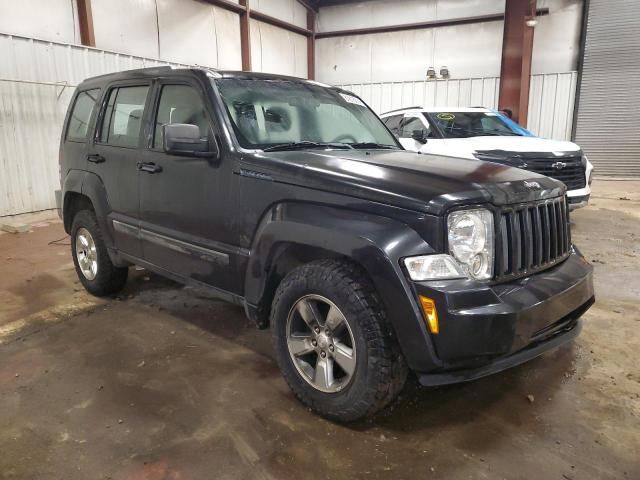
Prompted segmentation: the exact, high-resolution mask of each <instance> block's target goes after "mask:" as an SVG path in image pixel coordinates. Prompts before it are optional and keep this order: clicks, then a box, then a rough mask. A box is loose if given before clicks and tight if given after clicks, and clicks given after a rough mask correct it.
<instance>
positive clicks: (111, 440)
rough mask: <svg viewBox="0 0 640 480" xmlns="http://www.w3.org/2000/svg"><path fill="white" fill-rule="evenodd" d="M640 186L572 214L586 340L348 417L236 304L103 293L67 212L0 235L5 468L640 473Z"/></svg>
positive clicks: (0, 423) (156, 285) (157, 291)
mask: <svg viewBox="0 0 640 480" xmlns="http://www.w3.org/2000/svg"><path fill="white" fill-rule="evenodd" d="M639 192H640V182H611V181H597V182H596V183H595V193H594V196H593V197H592V203H591V205H590V206H589V207H588V208H585V209H582V210H580V211H577V212H575V213H574V215H573V220H574V225H573V238H574V241H575V242H576V244H577V245H578V246H579V247H580V248H581V249H582V250H583V251H584V253H585V255H586V256H587V258H588V259H589V260H590V261H592V262H593V263H594V266H595V270H596V272H595V274H596V277H595V279H596V289H597V296H598V300H597V303H596V305H595V306H594V308H593V309H592V310H591V311H590V312H588V314H587V315H586V318H585V320H586V321H585V328H584V330H583V333H582V335H581V336H580V337H579V339H578V340H577V341H576V342H575V343H574V344H571V345H568V346H565V347H563V348H561V349H559V350H557V351H555V352H551V353H549V354H546V355H544V356H543V357H541V358H539V359H536V360H534V361H532V362H530V363H528V364H526V365H523V366H521V367H518V368H516V369H513V370H510V371H507V372H504V373H502V374H498V375H495V376H493V377H490V378H486V379H483V380H479V381H476V382H472V383H469V384H465V385H457V386H451V387H446V388H438V389H426V388H419V387H417V386H415V385H413V384H412V385H410V386H409V387H408V389H407V390H406V391H405V392H404V393H403V395H402V397H401V399H400V401H399V402H398V403H396V404H395V405H394V406H393V407H392V408H390V409H388V410H387V411H385V412H384V413H382V414H381V415H379V416H378V417H376V418H374V419H372V420H368V421H364V422H361V423H358V424H355V425H352V426H348V427H347V426H341V425H336V424H332V423H330V422H327V421H325V420H323V419H321V418H319V417H317V416H315V415H314V414H312V413H310V412H309V411H307V410H306V409H305V408H303V407H302V406H301V405H300V404H299V403H298V402H297V401H296V400H295V399H294V398H293V396H292V395H291V394H290V393H289V390H288V389H287V387H286V385H285V383H284V381H283V380H282V379H281V378H280V374H279V372H278V369H277V367H276V365H275V363H274V361H273V359H272V354H271V345H270V336H269V334H268V333H267V332H260V331H257V330H256V329H255V328H254V326H253V325H252V324H251V323H249V322H248V321H247V320H246V319H245V318H244V316H243V314H242V312H241V310H240V309H239V308H237V307H233V306H229V305H226V304H224V303H221V302H218V301H215V300H212V299H210V298H208V297H207V295H206V294H204V293H203V292H199V291H196V290H194V289H190V288H182V287H181V286H179V285H176V284H174V283H172V282H169V281H167V280H163V279H161V278H158V277H155V276H153V275H148V274H147V273H146V272H145V271H142V270H136V269H133V268H132V272H131V273H132V275H131V277H132V278H131V279H130V281H129V283H128V286H127V289H126V291H125V292H124V293H123V294H122V295H120V296H118V297H117V298H114V299H109V300H99V299H95V298H93V297H91V296H89V295H88V294H86V293H85V292H84V290H82V289H81V288H80V285H79V283H78V282H77V280H76V277H75V272H74V271H73V266H72V263H71V259H70V255H69V247H68V245H65V244H66V243H68V240H67V239H64V238H63V237H64V232H63V230H62V226H61V225H60V223H59V222H55V221H54V222H52V223H46V222H45V223H42V222H40V223H37V224H36V225H34V228H33V231H32V232H31V233H24V234H18V235H16V234H2V235H0V271H1V272H2V275H1V276H0V478H3V479H9V478H11V479H14V478H19V479H36V478H37V479H66V480H71V479H139V480H163V479H166V480H185V479H213V478H215V479H289V478H304V479H324V478H330V479H339V478H348V479H369V478H371V479H374V478H394V479H405V478H407V479H408V478H420V479H422V478H443V479H445V478H446V479H467V478H469V479H475V478H478V479H480V478H483V479H484V478H487V479H503V478H504V479H559V480H562V479H568V480H574V479H575V480H578V479H625V478H629V479H639V478H640V362H638V359H637V352H638V351H640V300H639V297H640V281H639V277H640V275H639V273H638V271H639V270H640V245H639V243H638V240H639V239H640V193H639ZM620 197H622V198H623V199H620ZM60 238H63V240H62V241H61V242H59V243H54V244H51V245H50V244H49V242H51V241H54V240H57V239H60ZM528 395H532V396H533V400H534V401H533V402H531V401H530V400H529V399H528V398H527V396H528Z"/></svg>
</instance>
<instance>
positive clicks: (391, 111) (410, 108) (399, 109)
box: [380, 105, 423, 115]
mask: <svg viewBox="0 0 640 480" xmlns="http://www.w3.org/2000/svg"><path fill="white" fill-rule="evenodd" d="M416 108H423V107H422V105H417V106H415V107H403V108H396V109H395V110H389V111H388V112H382V113H381V114H380V115H384V114H386V113H393V112H400V111H402V110H413V109H416Z"/></svg>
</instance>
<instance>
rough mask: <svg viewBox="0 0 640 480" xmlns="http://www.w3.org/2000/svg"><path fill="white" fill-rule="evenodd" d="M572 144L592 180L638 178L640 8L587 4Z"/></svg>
mask: <svg viewBox="0 0 640 480" xmlns="http://www.w3.org/2000/svg"><path fill="white" fill-rule="evenodd" d="M588 15H589V16H588V24H587V36H586V44H585V51H584V63H583V68H582V79H581V82H580V97H579V102H578V118H577V122H576V142H578V143H579V144H581V145H582V146H583V148H584V151H585V152H586V154H587V156H588V157H589V160H591V162H592V163H593V165H594V166H595V171H596V172H597V174H598V175H611V176H620V177H640V140H639V139H638V130H639V128H638V125H640V81H638V74H640V29H639V25H640V24H639V20H638V19H639V18H640V2H639V1H637V0H635V1H630V0H607V1H604V0H591V1H590V2H589V12H588Z"/></svg>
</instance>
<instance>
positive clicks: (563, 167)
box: [380, 107, 593, 209]
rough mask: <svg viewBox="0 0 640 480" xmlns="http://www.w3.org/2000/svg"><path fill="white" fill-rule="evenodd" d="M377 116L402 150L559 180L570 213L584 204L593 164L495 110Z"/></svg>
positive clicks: (399, 112) (578, 151) (423, 111)
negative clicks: (486, 163)
mask: <svg viewBox="0 0 640 480" xmlns="http://www.w3.org/2000/svg"><path fill="white" fill-rule="evenodd" d="M380 117H381V118H382V121H383V122H384V123H385V124H386V125H387V127H389V129H390V130H391V131H392V132H393V133H394V135H396V137H398V139H399V140H400V143H401V144H402V146H403V147H404V148H405V149H407V150H412V151H414V152H420V153H433V154H438V155H445V156H451V157H458V158H477V159H480V160H487V161H490V162H497V163H502V164H506V165H509V166H512V167H518V168H523V169H525V170H530V171H533V172H536V173H540V174H542V175H546V176H549V177H551V178H555V179H557V180H560V181H562V182H564V183H565V184H566V185H567V190H568V197H569V206H570V208H571V209H574V208H579V207H584V206H585V205H587V202H588V201H589V195H590V194H591V180H592V179H591V176H592V173H593V165H591V162H589V160H588V159H587V157H586V155H584V153H583V152H582V150H581V149H580V147H579V146H578V145H576V144H575V143H571V142H565V141H557V140H549V139H546V138H539V137H536V136H535V135H533V134H532V133H531V132H529V131H528V130H526V129H525V128H522V127H521V126H520V125H518V124H517V123H515V122H514V121H513V120H511V119H509V118H508V117H507V116H506V115H503V114H502V113H500V112H497V111H495V110H491V109H488V108H480V107H469V108H461V107H453V108H435V107H434V108H423V107H410V108H403V109H399V110H393V111H390V112H386V113H383V114H382V115H380Z"/></svg>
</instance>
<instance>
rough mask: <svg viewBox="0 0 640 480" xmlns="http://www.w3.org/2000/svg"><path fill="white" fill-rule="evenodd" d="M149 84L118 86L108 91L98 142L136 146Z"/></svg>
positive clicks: (120, 145)
mask: <svg viewBox="0 0 640 480" xmlns="http://www.w3.org/2000/svg"><path fill="white" fill-rule="evenodd" d="M148 92H149V86H148V85H145V86H136V87H119V88H114V89H113V90H111V92H110V93H109V100H108V101H107V107H106V110H105V113H104V116H103V119H102V128H101V129H100V143H105V144H108V145H113V146H116V147H129V148H132V147H137V146H138V140H139V138H140V129H141V128H142V117H143V115H144V105H145V102H146V100H147V93H148Z"/></svg>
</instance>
